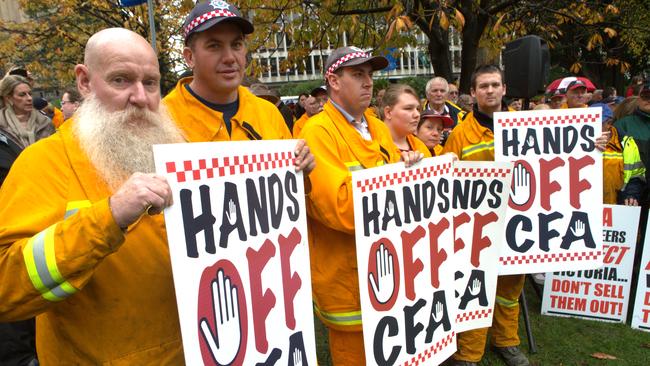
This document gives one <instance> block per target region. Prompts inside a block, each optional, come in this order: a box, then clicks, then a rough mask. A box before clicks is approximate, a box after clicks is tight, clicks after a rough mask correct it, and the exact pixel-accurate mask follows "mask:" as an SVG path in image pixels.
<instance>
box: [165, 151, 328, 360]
mask: <svg viewBox="0 0 650 366" xmlns="http://www.w3.org/2000/svg"><path fill="white" fill-rule="evenodd" d="M295 145H296V141H295V140H283V141H255V142H212V143H192V144H174V145H157V146H155V147H154V156H155V160H156V171H157V173H158V174H160V175H163V176H165V177H166V178H167V181H168V182H169V185H170V186H171V188H172V191H173V199H174V204H173V205H172V206H171V207H169V208H168V209H166V210H165V223H166V227H167V238H168V241H169V252H170V255H171V261H172V270H173V275H174V285H175V288H176V300H177V302H178V313H179V317H180V324H181V332H182V337H183V349H184V352H185V361H186V363H187V364H188V365H201V364H205V365H216V364H218V365H255V364H257V363H269V364H274V363H275V364H282V365H294V364H296V363H299V364H301V365H316V348H315V341H314V323H313V317H312V311H311V309H312V297H311V275H310V268H309V250H308V249H309V246H308V243H307V230H306V227H307V224H306V211H305V201H304V187H303V178H302V174H301V173H298V174H297V173H295V169H294V166H293V158H294V156H293V149H294V147H295ZM169 315H170V316H173V314H169Z"/></svg>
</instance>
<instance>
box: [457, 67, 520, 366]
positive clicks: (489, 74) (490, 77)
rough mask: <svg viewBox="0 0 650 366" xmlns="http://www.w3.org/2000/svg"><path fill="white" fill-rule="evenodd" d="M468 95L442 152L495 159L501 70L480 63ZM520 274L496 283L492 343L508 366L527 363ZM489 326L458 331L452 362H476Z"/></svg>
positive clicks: (501, 107) (473, 158) (502, 88)
mask: <svg viewBox="0 0 650 366" xmlns="http://www.w3.org/2000/svg"><path fill="white" fill-rule="evenodd" d="M470 91H471V94H472V96H473V97H474V98H475V99H476V104H475V105H474V110H473V111H471V112H470V113H469V114H468V115H467V116H466V117H465V119H464V121H463V123H461V124H459V125H458V126H457V127H456V128H454V129H453V130H452V132H451V134H450V135H449V138H448V140H447V142H446V144H445V152H453V153H455V154H456V155H458V157H459V159H460V160H469V161H494V132H493V131H494V121H493V114H494V112H498V111H507V110H508V107H507V106H506V105H505V104H504V103H503V96H504V95H505V92H506V86H505V84H504V83H503V73H502V72H501V69H499V68H498V67H497V66H494V65H486V66H479V67H478V68H477V69H476V71H474V74H473V75H472V85H471V90H470ZM524 279H525V277H524V276H523V275H512V276H500V277H499V280H498V282H497V294H496V305H495V309H494V317H493V321H492V342H493V344H494V346H495V351H496V352H497V353H498V354H499V355H500V356H501V357H502V358H503V359H504V361H505V362H506V364H508V365H510V366H515V365H516V366H524V365H528V364H529V363H528V359H527V358H526V356H525V355H524V354H523V352H521V350H520V349H519V347H518V346H519V343H520V342H519V335H518V333H517V332H518V329H519V294H521V289H522V288H523V286H524ZM487 332H488V328H482V329H475V330H470V331H467V332H463V333H460V334H458V351H457V352H456V354H455V355H454V359H455V360H456V361H455V365H475V364H476V363H477V362H479V361H481V358H483V352H484V351H485V341H486V340H487Z"/></svg>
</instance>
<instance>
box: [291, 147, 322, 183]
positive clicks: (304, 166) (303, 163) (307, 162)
mask: <svg viewBox="0 0 650 366" xmlns="http://www.w3.org/2000/svg"><path fill="white" fill-rule="evenodd" d="M293 154H294V156H295V157H296V160H295V163H294V165H295V166H296V172H299V171H303V172H304V173H305V175H308V174H309V173H311V171H312V170H314V167H315V166H316V161H315V160H314V155H312V153H311V152H310V151H309V146H307V143H306V142H305V140H298V144H297V145H296V149H295V150H294V151H293Z"/></svg>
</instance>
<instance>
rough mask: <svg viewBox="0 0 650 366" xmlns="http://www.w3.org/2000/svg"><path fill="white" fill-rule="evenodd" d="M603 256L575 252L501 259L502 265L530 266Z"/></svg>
mask: <svg viewBox="0 0 650 366" xmlns="http://www.w3.org/2000/svg"><path fill="white" fill-rule="evenodd" d="M602 254H603V252H601V251H590V252H573V253H545V254H530V255H521V256H508V257H499V261H500V262H501V264H505V265H513V264H530V263H550V262H576V261H586V260H596V259H598V257H600V256H601V255H602Z"/></svg>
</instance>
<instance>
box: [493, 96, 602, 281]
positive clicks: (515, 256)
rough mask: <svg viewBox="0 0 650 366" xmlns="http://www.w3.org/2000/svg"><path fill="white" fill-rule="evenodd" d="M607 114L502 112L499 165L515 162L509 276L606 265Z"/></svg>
mask: <svg viewBox="0 0 650 366" xmlns="http://www.w3.org/2000/svg"><path fill="white" fill-rule="evenodd" d="M601 115H602V110H601V109H600V108H577V109H554V110H542V111H524V112H499V113H495V114H494V120H495V122H494V128H495V130H494V151H495V159H496V160H497V161H511V162H514V163H515V165H514V168H513V172H512V177H513V181H512V192H511V194H510V201H509V204H508V206H509V209H508V217H507V219H506V229H505V238H504V241H505V245H504V246H503V251H502V253H501V255H500V258H499V259H500V261H501V264H502V265H501V268H500V273H501V274H518V273H536V272H552V271H560V270H566V269H572V270H581V269H593V268H597V267H599V266H600V265H601V264H602V254H603V253H602V242H601V240H600V239H599V238H600V235H601V232H602V211H603V206H602V202H603V187H602V185H603V182H602V174H603V171H602V156H601V153H600V152H599V151H598V150H597V149H596V147H595V140H596V138H598V137H599V136H600V135H601V128H602V126H601Z"/></svg>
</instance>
